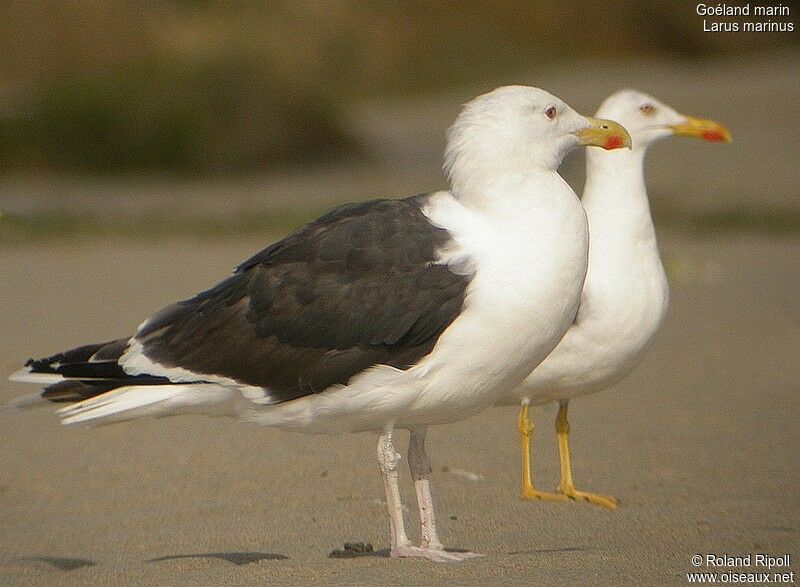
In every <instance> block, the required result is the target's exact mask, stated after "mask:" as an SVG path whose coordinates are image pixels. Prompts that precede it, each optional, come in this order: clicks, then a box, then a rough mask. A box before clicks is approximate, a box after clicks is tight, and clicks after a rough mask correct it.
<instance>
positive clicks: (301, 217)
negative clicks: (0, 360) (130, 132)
mask: <svg viewBox="0 0 800 587" xmlns="http://www.w3.org/2000/svg"><path fill="white" fill-rule="evenodd" d="M325 211H326V210H325V206H324V205H322V204H317V205H307V206H303V205H298V204H291V205H286V206H283V207H280V206H278V207H272V208H270V210H269V211H264V212H253V211H248V212H242V213H241V214H238V215H237V214H234V215H230V216H219V215H215V216H211V215H192V216H187V215H173V214H163V213H146V214H139V215H137V214H119V215H108V214H104V215H102V216H101V215H92V214H91V213H88V214H87V213H81V214H75V213H70V212H66V211H62V210H50V211H42V212H36V213H33V214H26V215H15V214H4V215H0V247H2V246H17V245H27V244H30V243H34V242H49V241H60V240H63V239H68V240H75V239H92V238H98V237H99V238H114V239H128V240H131V241H133V242H135V241H137V240H143V239H146V240H147V241H153V240H157V239H171V238H174V237H175V236H180V235H182V236H191V237H195V238H199V239H204V240H208V239H225V238H241V237H242V236H248V235H249V236H264V237H274V236H276V235H283V234H286V233H288V232H290V231H292V230H294V229H295V228H298V227H300V226H302V225H304V224H306V223H307V222H310V221H311V220H313V219H314V218H317V217H319V216H320V215H321V214H322V213H323V212H325ZM654 218H655V221H656V224H657V225H658V226H659V227H669V228H671V229H673V230H676V231H680V232H684V233H686V234H691V235H695V236H702V237H708V236H712V235H724V234H730V233H735V234H742V233H750V234H760V235H770V236H792V237H796V236H798V235H800V210H798V209H797V208H793V207H779V208H763V207H759V208H747V207H736V208H733V209H731V210H715V211H709V212H694V213H692V212H688V211H686V210H679V209H675V208H668V207H656V208H655V209H654Z"/></svg>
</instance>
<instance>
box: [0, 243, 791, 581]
mask: <svg viewBox="0 0 800 587" xmlns="http://www.w3.org/2000/svg"><path fill="white" fill-rule="evenodd" d="M262 245H263V241H262V242H257V241H255V240H248V241H230V240H229V241H220V242H211V243H201V242H198V241H193V240H181V241H176V242H162V243H160V244H145V243H142V244H136V243H131V242H121V243H115V242H110V241H102V240H101V241H88V242H84V243H74V244H70V245H58V246H56V245H46V244H41V245H33V246H27V247H24V248H23V247H19V248H7V249H4V250H3V251H2V254H0V275H2V276H3V278H2V279H0V299H2V302H3V303H2V310H0V372H2V373H8V372H10V371H12V370H13V369H14V368H16V366H17V364H18V362H19V361H21V360H24V359H25V358H26V357H28V356H29V355H42V354H46V353H50V352H52V351H57V350H61V349H62V348H63V347H67V346H71V345H75V344H79V343H83V342H88V341H95V340H100V339H106V338H110V337H113V336H117V335H120V334H123V333H127V332H130V331H131V330H132V329H133V328H134V327H135V326H136V325H137V323H138V322H139V321H140V319H142V318H143V317H144V316H146V315H147V314H148V313H149V312H151V311H153V310H155V309H157V308H159V307H160V306H162V305H164V304H166V303H168V302H170V301H173V300H174V299H176V298H180V297H185V296H188V295H190V294H192V293H194V292H196V291H197V290H198V289H199V288H201V287H205V286H207V285H211V284H212V283H214V282H215V281H216V280H218V279H219V278H221V277H223V276H224V275H225V274H226V273H227V272H228V271H229V270H230V268H231V267H233V265H235V264H236V263H237V261H239V260H241V259H242V258H244V256H245V255H247V254H249V253H251V252H253V251H254V250H256V249H258V248H260V246H262ZM662 249H663V252H664V256H665V258H666V259H667V260H668V262H669V264H670V266H671V267H672V272H673V273H674V275H675V279H674V280H673V283H672V306H671V309H670V313H669V317H668V319H667V322H666V324H665V327H664V328H663V331H662V333H661V334H660V336H659V338H658V341H657V343H656V344H655V345H654V348H653V349H652V351H651V352H650V354H649V355H648V357H647V359H646V360H645V362H644V363H643V365H642V366H641V367H640V368H639V369H638V370H637V371H636V372H635V373H634V374H633V375H632V376H631V377H629V378H628V379H627V380H626V381H625V382H623V383H622V384H620V385H618V386H617V387H616V388H615V389H613V390H611V391H609V392H606V393H603V394H599V395H596V396H593V397H589V398H585V399H583V400H580V401H576V402H574V403H573V409H572V410H571V415H572V417H571V419H572V428H573V450H574V464H575V471H576V479H577V481H578V484H579V485H580V486H583V487H584V488H585V489H592V490H596V491H600V492H606V493H611V494H614V495H616V496H618V497H619V498H620V500H621V501H622V506H621V507H620V509H619V510H618V511H616V512H607V511H602V510H599V509H597V508H594V507H592V506H589V505H586V504H578V503H568V504H540V503H527V502H522V501H520V500H519V499H518V497H517V495H518V491H519V487H518V485H519V483H518V470H519V464H518V446H517V436H516V431H515V426H514V423H515V417H516V413H515V410H514V409H494V410H489V411H487V412H484V413H483V414H481V415H479V416H477V417H475V418H472V419H470V420H467V421H464V422H461V423H457V424H453V425H449V426H443V427H439V428H436V429H434V430H433V431H432V432H431V434H430V435H429V446H430V452H431V456H432V459H433V461H434V468H435V473H434V475H433V483H434V491H435V495H436V498H437V505H438V512H439V517H440V524H441V529H442V533H443V537H444V538H445V540H446V541H447V543H448V544H449V545H451V546H453V547H459V548H469V549H473V550H477V551H480V552H483V553H486V554H487V555H488V556H487V557H486V558H484V559H480V560H476V561H471V562H468V563H465V564H461V565H445V566H443V565H435V564H432V563H429V562H427V561H420V560H403V561H398V560H392V559H388V558H386V557H384V556H375V557H368V558H359V559H351V560H333V559H329V558H328V556H327V555H328V553H329V552H330V551H331V550H333V549H335V548H341V546H342V544H343V543H344V542H361V541H365V542H371V543H372V544H373V545H374V546H375V548H376V549H377V550H380V549H384V548H386V546H387V542H388V532H387V521H386V517H385V513H384V504H383V501H382V493H383V491H382V486H381V483H380V479H379V476H378V473H377V466H376V460H375V456H374V454H375V446H374V443H375V438H374V437H373V436H372V435H369V434H362V435H343V436H335V437H334V436H305V435H301V434H294V433H286V432H280V431H274V430H267V429H259V428H256V427H251V426H249V425H245V424H240V423H236V422H234V421H229V420H215V419H210V418H202V417H185V418H174V419H166V420H146V421H137V422H133V423H125V424H120V425H116V426H110V427H105V428H100V429H67V428H64V427H62V426H60V425H59V424H58V423H57V420H56V418H55V417H54V416H53V414H52V413H51V411H50V410H48V409H45V410H40V411H35V412H27V413H24V414H17V415H14V416H13V417H4V418H2V420H0V438H2V446H0V584H3V585H43V584H49V585H110V584H135V585H167V584H169V585H193V584H202V585H217V584H219V585H221V584H230V585H266V584H291V585H307V584H312V583H313V584H322V585H326V584H374V585H386V584H402V585H410V584H433V585H444V584H466V585H486V584H500V583H506V584H523V583H524V584H544V585H556V584H564V585H567V584H569V585H576V584H578V585H600V584H627V585H645V584H646V585H660V584H664V585H681V584H685V583H686V579H685V576H684V574H685V573H686V572H689V571H692V570H695V569H694V567H692V565H691V562H690V557H691V556H692V555H693V554H697V553H700V554H706V553H728V554H731V555H745V554H753V555H755V553H768V554H771V555H775V556H778V555H784V554H787V553H788V554H791V555H792V556H793V557H794V558H796V557H798V556H800V549H798V546H800V496H798V493H797V488H798V487H800V467H799V466H798V465H800V457H798V454H799V453H798V441H800V427H798V425H797V414H798V409H799V408H800V395H799V394H798V381H800V361H798V348H800V302H798V298H797V296H796V285H797V278H798V275H800V240H798V239H797V238H796V237H795V238H783V239H776V238H770V237H763V236H753V235H739V236H725V237H715V238H707V239H697V238H693V237H689V236H686V235H685V234H682V233H679V232H674V231H671V232H667V233H664V231H662ZM27 391H30V388H28V387H25V386H21V385H18V384H11V383H7V382H2V381H1V380H0V401H5V400H8V399H10V398H12V397H14V396H16V395H19V394H21V393H24V392H27ZM553 415H554V414H553V410H549V409H545V410H542V411H540V412H539V413H537V424H538V427H537V430H536V445H535V446H536V465H535V466H536V474H537V477H538V479H540V480H541V483H542V485H543V487H545V488H551V487H553V486H554V485H555V484H556V482H557V470H558V469H557V466H558V465H557V459H556V452H555V435H554V433H553V423H552V417H553ZM404 441H405V436H404V437H403V440H402V441H401V442H404ZM402 452H405V450H403V451H402ZM464 472H469V473H474V474H475V475H477V476H478V478H477V480H474V478H472V479H471V478H469V476H466V475H465V473H464ZM403 473H404V479H403V482H404V486H403V489H404V492H405V498H406V502H407V504H408V507H409V511H408V520H409V522H410V524H409V525H410V527H411V529H412V530H413V531H414V534H415V535H416V529H417V528H416V526H417V524H416V509H415V505H414V503H413V502H414V499H413V493H412V487H411V485H410V482H409V479H408V477H409V476H408V474H407V471H406V470H405V467H404V468H403ZM701 570H703V569H701ZM721 570H725V569H721ZM728 570H730V569H728ZM743 570H750V571H760V570H764V569H759V568H755V567H753V568H751V569H743ZM776 570H782V571H795V572H800V565H798V563H796V562H795V561H794V560H792V562H791V565H790V568H782V569H776Z"/></svg>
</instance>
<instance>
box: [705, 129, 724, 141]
mask: <svg viewBox="0 0 800 587" xmlns="http://www.w3.org/2000/svg"><path fill="white" fill-rule="evenodd" d="M703 140H704V141H708V142H710V143H724V142H725V141H726V140H727V138H726V137H725V133H722V132H720V131H718V130H706V131H703Z"/></svg>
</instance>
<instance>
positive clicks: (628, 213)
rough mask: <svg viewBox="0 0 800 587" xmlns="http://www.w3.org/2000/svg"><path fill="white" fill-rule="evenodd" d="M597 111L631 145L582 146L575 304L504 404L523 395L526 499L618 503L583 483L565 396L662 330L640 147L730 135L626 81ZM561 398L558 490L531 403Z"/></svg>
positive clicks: (659, 271)
mask: <svg viewBox="0 0 800 587" xmlns="http://www.w3.org/2000/svg"><path fill="white" fill-rule="evenodd" d="M597 116H603V117H610V118H613V119H614V120H617V121H619V122H620V123H621V124H622V125H624V126H625V128H626V129H628V131H630V134H631V138H632V140H633V149H632V150H619V151H614V152H602V151H598V150H592V151H590V152H588V153H587V154H586V157H587V159H586V185H585V187H584V190H583V196H582V203H583V206H584V208H585V210H586V215H587V217H588V219H589V230H590V233H591V246H590V247H589V249H590V250H589V270H588V273H587V275H586V282H585V284H584V287H583V294H582V296H581V306H580V309H579V310H578V315H577V317H576V319H575V324H574V325H572V326H571V327H570V329H569V330H568V331H567V333H566V335H565V336H564V338H563V339H562V340H561V342H560V343H559V344H558V346H557V347H556V348H555V350H554V351H553V352H552V353H550V355H548V357H547V358H546V359H545V360H544V361H543V362H542V363H541V364H540V365H539V366H538V367H536V369H534V371H533V373H531V374H530V375H529V376H528V377H527V378H526V379H525V382H524V383H523V384H522V385H521V386H520V387H518V388H516V389H515V390H513V391H512V392H511V393H510V394H508V395H506V396H505V397H504V398H503V400H502V402H500V403H503V404H510V403H517V404H519V403H520V402H521V403H522V409H521V411H520V415H519V420H518V426H519V432H520V437H521V444H522V465H523V471H522V497H523V499H531V500H548V501H563V500H566V499H574V500H583V501H588V502H591V503H593V504H596V505H599V506H602V507H606V508H609V509H616V507H617V504H618V502H617V500H616V499H615V498H614V497H611V496H607V495H598V494H594V493H588V492H585V491H579V490H577V489H576V488H575V483H574V481H573V478H572V469H571V465H570V452H569V422H568V420H567V406H568V404H569V400H570V399H572V398H575V397H579V396H582V395H586V394H588V393H592V392H595V391H600V390H602V389H606V388H608V387H610V386H611V385H613V384H615V383H617V382H618V381H619V380H621V379H622V378H624V377H625V376H626V375H628V374H629V373H630V372H631V371H632V370H633V368H634V367H636V365H638V364H639V362H640V361H641V359H642V356H643V354H644V352H645V350H646V349H647V347H648V346H649V344H650V342H651V341H652V340H653V338H654V336H655V334H656V332H657V331H658V329H659V327H660V325H661V321H662V320H663V318H664V315H665V313H666V310H667V301H668V297H669V290H668V285H667V278H666V275H665V273H664V268H663V266H662V265H661V258H660V257H659V254H658V246H657V243H656V233H655V228H654V226H653V220H652V218H651V215H650V205H649V201H648V197H647V189H646V187H645V181H644V157H645V153H647V149H648V148H649V147H650V146H651V145H653V144H654V143H656V142H658V141H660V140H661V139H664V138H666V137H670V136H684V137H696V138H701V139H704V140H706V141H711V142H730V133H728V131H727V130H726V129H725V127H723V126H722V125H720V124H719V123H717V122H714V121H712V120H705V119H700V118H694V117H690V116H684V115H682V114H679V113H678V112H676V111H675V110H673V109H672V108H670V107H669V106H667V105H666V104H663V103H662V102H659V101H658V100H656V99H655V98H653V97H651V96H648V95H647V94H643V93H641V92H638V91H634V90H622V91H620V92H617V93H615V94H613V95H612V96H610V97H609V98H607V99H606V100H605V101H604V102H603V104H602V105H601V106H600V109H599V110H598V111H597ZM548 402H558V405H559V409H558V416H557V418H556V432H557V436H558V447H559V454H560V460H561V483H560V485H559V490H558V493H547V492H544V491H538V490H536V489H535V488H534V485H533V483H532V481H531V465H530V442H531V433H532V432H533V425H532V423H531V421H530V419H529V416H528V405H529V404H544V403H548Z"/></svg>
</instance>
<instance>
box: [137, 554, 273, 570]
mask: <svg viewBox="0 0 800 587" xmlns="http://www.w3.org/2000/svg"><path fill="white" fill-rule="evenodd" d="M184 558H216V559H220V560H224V561H226V562H229V563H231V564H234V565H236V566H238V567H241V566H244V565H249V564H250V563H257V562H259V561H263V560H286V559H288V558H289V557H288V556H285V555H282V554H275V553H272V552H201V553H197V554H172V555H169V556H160V557H158V558H151V559H149V560H148V561H146V562H148V563H158V562H162V561H171V560H179V559H184Z"/></svg>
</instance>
